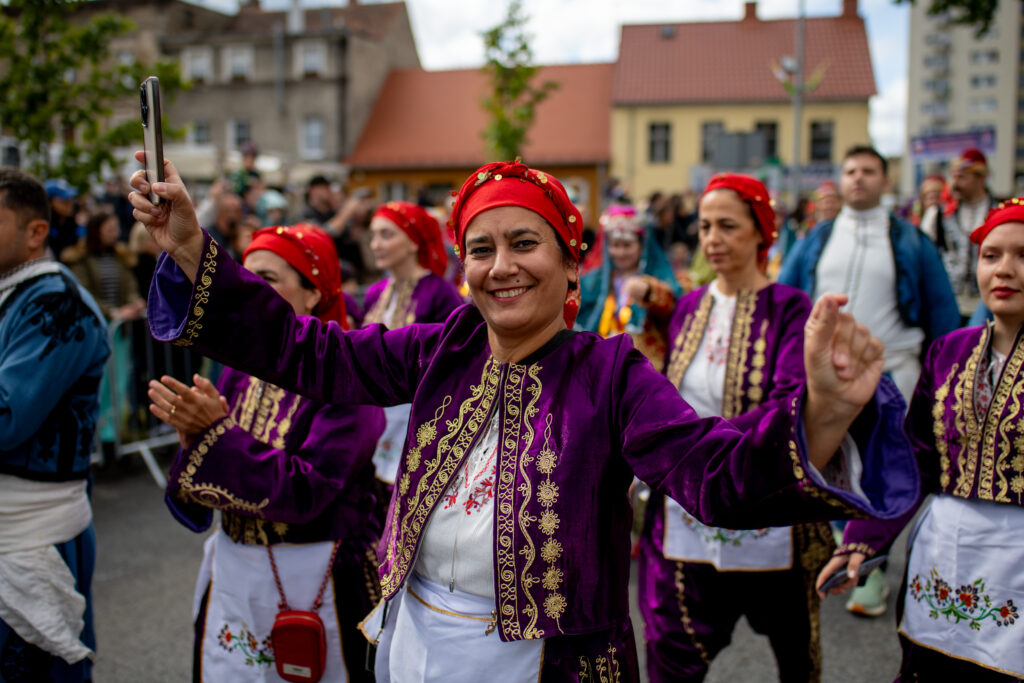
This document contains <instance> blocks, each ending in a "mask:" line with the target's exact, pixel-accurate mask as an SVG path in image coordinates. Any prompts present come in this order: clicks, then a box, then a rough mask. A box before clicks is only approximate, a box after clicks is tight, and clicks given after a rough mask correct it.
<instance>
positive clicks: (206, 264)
mask: <svg viewBox="0 0 1024 683" xmlns="http://www.w3.org/2000/svg"><path fill="white" fill-rule="evenodd" d="M216 269H217V241H216V240H214V239H211V240H210V242H209V244H208V245H207V247H206V256H204V257H203V262H202V265H201V266H200V272H199V274H198V276H197V277H196V291H195V293H194V294H193V295H192V313H191V315H189V317H188V322H187V323H185V332H184V333H183V334H182V335H181V337H179V338H178V339H175V340H174V343H175V345H177V346H192V344H193V343H194V342H195V340H196V337H198V336H199V332H200V331H201V330H202V329H203V323H202V320H203V316H204V315H206V309H204V308H203V306H205V305H206V304H208V303H210V285H212V284H213V272H214V271H215V270H216Z"/></svg>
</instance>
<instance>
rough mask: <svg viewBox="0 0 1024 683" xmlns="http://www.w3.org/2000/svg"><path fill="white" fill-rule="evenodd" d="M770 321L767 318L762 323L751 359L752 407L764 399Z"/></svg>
mask: <svg viewBox="0 0 1024 683" xmlns="http://www.w3.org/2000/svg"><path fill="white" fill-rule="evenodd" d="M767 337H768V321H767V320H765V321H763V322H762V323H761V334H760V336H759V337H758V338H757V341H756V342H754V357H753V359H751V361H750V367H751V368H752V369H751V371H750V374H749V375H748V376H747V380H748V381H749V383H750V388H749V389H747V398H748V399H750V404H751V407H754V406H758V405H761V401H763V400H764V382H765V379H766V377H765V372H764V369H765V366H766V365H767V364H768V361H767V359H766V358H765V351H767V349H768V341H767Z"/></svg>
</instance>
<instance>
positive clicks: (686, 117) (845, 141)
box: [612, 0, 876, 196]
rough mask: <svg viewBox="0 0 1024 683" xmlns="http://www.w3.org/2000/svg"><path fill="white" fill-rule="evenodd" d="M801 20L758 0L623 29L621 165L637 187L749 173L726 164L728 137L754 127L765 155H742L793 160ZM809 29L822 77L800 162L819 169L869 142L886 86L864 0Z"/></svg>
mask: <svg viewBox="0 0 1024 683" xmlns="http://www.w3.org/2000/svg"><path fill="white" fill-rule="evenodd" d="M796 26H797V20H796V19H779V20H762V19H759V18H758V16H757V4H756V2H747V3H746V5H745V14H744V16H743V18H742V19H740V20H738V21H712V22H691V23H680V24H657V25H653V24H650V25H626V26H623V27H622V34H621V42H620V47H619V61H618V62H617V63H616V65H615V73H614V77H613V82H612V104H613V116H612V140H613V141H612V157H613V164H612V174H613V175H615V176H617V177H619V178H620V179H621V180H622V181H623V182H624V184H625V185H626V186H627V188H630V189H632V191H633V193H634V194H635V195H638V196H643V195H645V194H647V193H649V192H651V191H653V190H663V191H679V190H680V189H682V188H684V187H688V186H691V185H693V186H694V189H700V186H702V185H703V181H704V179H706V177H707V174H708V173H709V172H712V171H714V170H743V169H741V168H726V167H723V166H722V165H721V164H722V163H728V160H724V161H723V159H721V158H719V157H720V152H721V151H722V150H723V149H725V148H727V147H728V146H729V144H728V143H726V142H724V141H723V140H722V139H721V138H720V137H719V136H720V135H721V134H722V133H726V134H730V133H751V132H755V131H759V132H760V133H761V134H762V136H761V139H762V140H763V141H764V144H765V147H764V148H763V150H761V152H762V153H761V154H757V153H754V154H752V155H751V154H749V153H748V154H745V155H744V154H739V155H738V157H734V158H746V159H747V160H748V161H750V162H751V163H752V164H753V163H757V164H760V163H763V162H765V161H768V160H770V159H771V158H773V157H774V158H775V159H777V160H778V161H779V162H780V163H782V164H783V165H788V164H790V163H791V162H792V151H793V109H792V97H791V95H790V93H789V92H787V89H786V87H784V85H783V83H782V81H780V80H779V76H784V74H785V72H784V70H783V68H782V65H783V64H785V63H786V59H785V58H786V57H787V56H791V55H793V54H794V52H795V42H796ZM804 26H805V29H804V30H805V39H804V74H805V75H804V80H805V82H808V83H815V84H816V85H815V87H814V88H813V89H811V90H809V91H808V92H806V93H805V95H804V98H803V99H804V106H803V112H802V121H801V124H800V134H801V152H802V153H801V159H800V163H801V165H813V166H816V169H814V172H812V173H810V175H811V176H812V177H813V176H814V175H815V174H817V175H820V174H822V173H826V174H827V173H829V172H830V170H829V169H831V167H832V165H834V164H835V163H837V162H838V160H839V158H840V157H841V156H842V154H843V152H844V150H845V149H846V148H847V147H849V146H851V145H853V144H859V143H866V142H869V136H868V125H867V124H868V99H869V98H870V97H871V96H872V95H874V94H875V92H876V89H875V79H874V74H873V71H872V66H871V55H870V51H869V49H868V39H867V32H866V30H865V27H864V20H863V19H862V18H861V17H860V16H859V15H858V12H857V0H843V9H842V14H840V15H839V16H835V17H812V18H807V19H805V22H804ZM736 139H737V138H736V136H733V138H732V139H730V141H729V142H733V141H734V140H736ZM755 142H756V141H755ZM716 162H717V163H718V164H719V166H718V167H717V168H713V166H714V165H715V163H716ZM809 182H814V181H813V180H810V179H809Z"/></svg>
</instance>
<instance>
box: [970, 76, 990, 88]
mask: <svg viewBox="0 0 1024 683" xmlns="http://www.w3.org/2000/svg"><path fill="white" fill-rule="evenodd" d="M995 85H996V76H995V74H983V75H980V76H971V87H972V88H994V87H995Z"/></svg>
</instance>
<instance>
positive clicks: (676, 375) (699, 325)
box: [665, 288, 714, 389]
mask: <svg viewBox="0 0 1024 683" xmlns="http://www.w3.org/2000/svg"><path fill="white" fill-rule="evenodd" d="M713 304H714V298H713V297H712V296H711V289H710V288H709V289H708V290H707V291H706V292H704V296H702V297H701V299H700V306H698V307H697V310H696V312H694V313H692V314H691V315H688V316H686V320H684V321H683V326H682V328H680V330H679V335H678V336H677V337H676V340H675V344H674V346H673V348H672V357H671V358H670V359H669V363H668V372H667V373H665V374H666V375H667V376H668V379H669V381H670V382H672V384H673V385H674V386H675V387H676V388H677V389H678V388H679V387H680V386H681V385H682V383H683V375H685V374H686V369H687V368H689V367H690V363H692V362H693V357H694V356H696V355H697V349H699V348H700V342H701V340H702V339H704V331H705V330H706V329H707V328H708V320H709V319H710V317H711V306H712V305H713Z"/></svg>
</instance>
